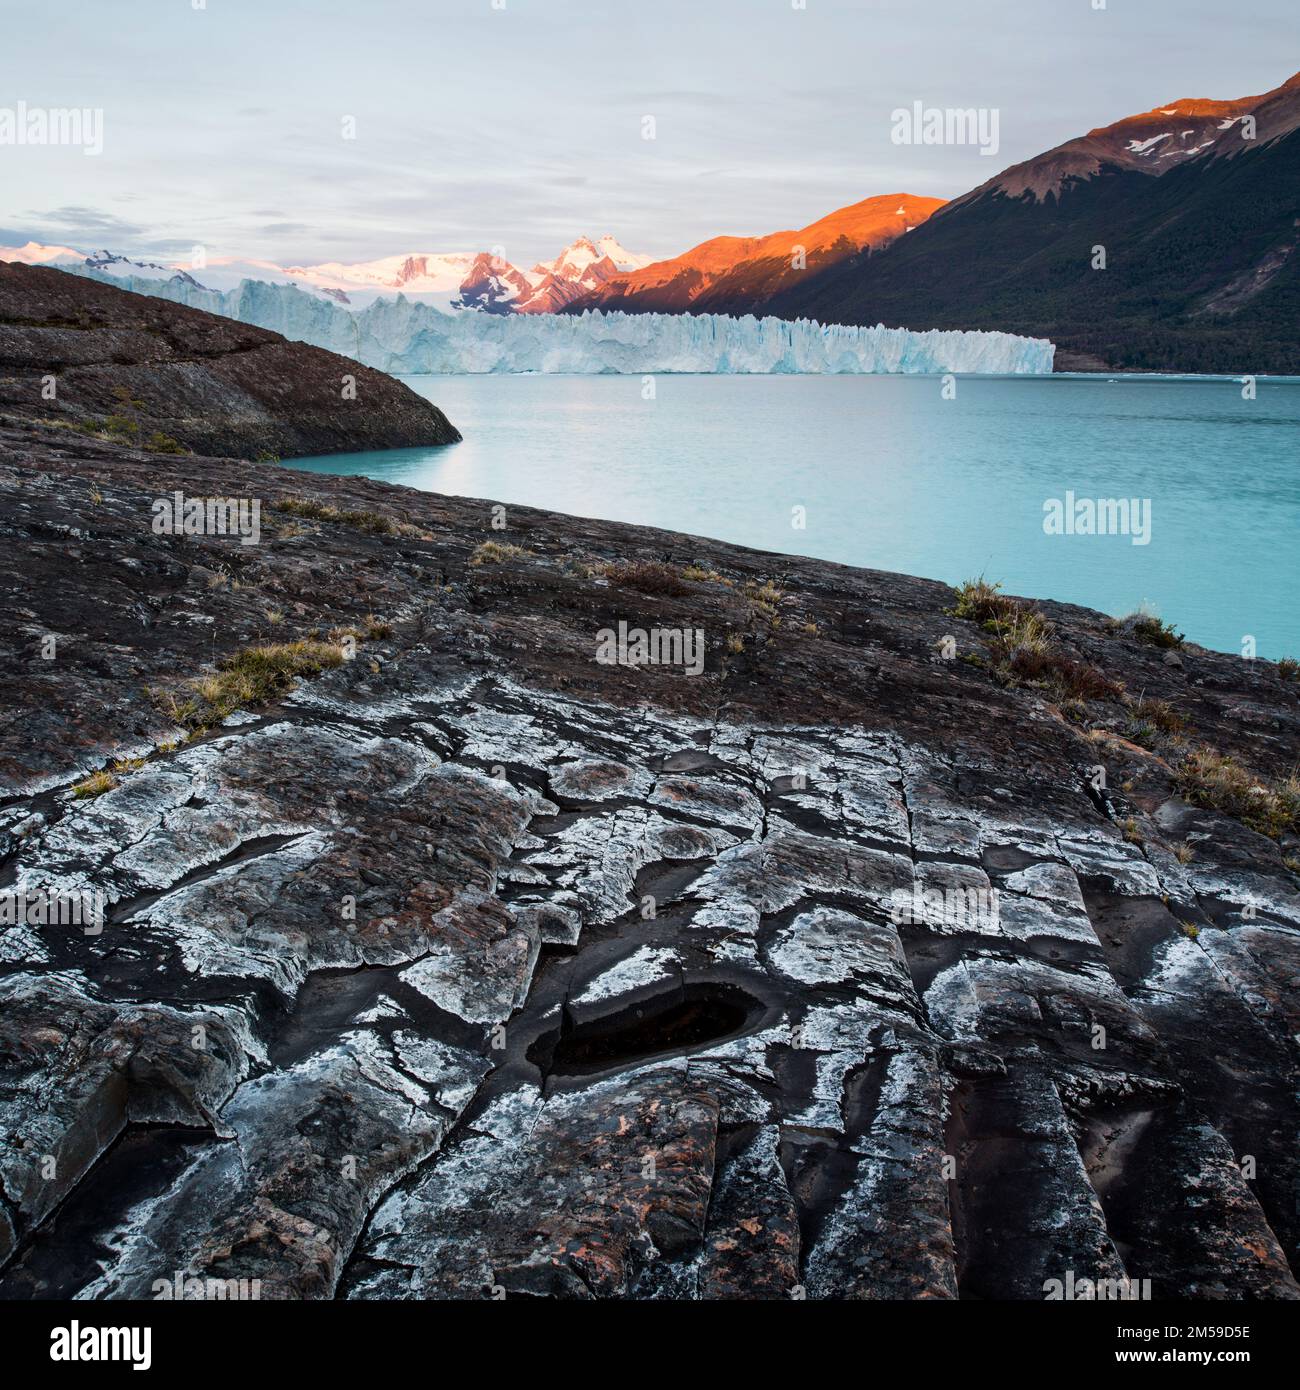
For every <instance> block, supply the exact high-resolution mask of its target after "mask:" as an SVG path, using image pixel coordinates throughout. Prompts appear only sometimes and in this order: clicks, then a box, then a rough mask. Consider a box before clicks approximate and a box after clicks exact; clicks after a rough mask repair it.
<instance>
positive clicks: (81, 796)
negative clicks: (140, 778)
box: [72, 767, 117, 801]
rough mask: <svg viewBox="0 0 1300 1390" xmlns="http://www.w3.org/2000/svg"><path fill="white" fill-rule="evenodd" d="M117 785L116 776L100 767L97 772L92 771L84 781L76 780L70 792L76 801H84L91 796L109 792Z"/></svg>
mask: <svg viewBox="0 0 1300 1390" xmlns="http://www.w3.org/2000/svg"><path fill="white" fill-rule="evenodd" d="M115 786H117V778H116V777H114V776H113V774H112V773H111V772H110V771H109V770H108V769H107V768H106V767H101V768H100V769H99V771H98V772H92V773H91V774H90V776H89V777H87V778H86V780H85V781H84V782H78V783H77V785H76V786H75V787H73V789H72V794H73V796H75V797H76V798H77V800H78V801H86V800H88V799H89V798H90V797H92V796H102V795H103V794H104V793H105V792H111V791H112V790H113V788H114V787H115Z"/></svg>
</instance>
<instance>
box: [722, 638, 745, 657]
mask: <svg viewBox="0 0 1300 1390" xmlns="http://www.w3.org/2000/svg"><path fill="white" fill-rule="evenodd" d="M726 647H727V650H728V651H729V652H730V653H731V654H732V656H738V655H739V654H740V653H741V652H743V651H744V650H745V639H744V638H743V637H742V636H741V635H740V633H738V632H732V633H729V634H728V635H727V641H726Z"/></svg>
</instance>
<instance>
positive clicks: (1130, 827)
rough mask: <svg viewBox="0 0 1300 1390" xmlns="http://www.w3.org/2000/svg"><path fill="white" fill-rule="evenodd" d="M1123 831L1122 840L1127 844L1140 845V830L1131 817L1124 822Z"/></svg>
mask: <svg viewBox="0 0 1300 1390" xmlns="http://www.w3.org/2000/svg"><path fill="white" fill-rule="evenodd" d="M1123 830H1124V838H1125V839H1126V840H1127V841H1128V842H1129V844H1131V845H1140V844H1141V843H1142V830H1141V828H1140V827H1139V825H1138V823H1137V821H1136V820H1135V819H1134V818H1133V817H1132V816H1130V817H1129V818H1128V820H1126V821H1125V822H1124V825H1123Z"/></svg>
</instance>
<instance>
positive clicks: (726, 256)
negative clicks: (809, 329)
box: [570, 193, 944, 314]
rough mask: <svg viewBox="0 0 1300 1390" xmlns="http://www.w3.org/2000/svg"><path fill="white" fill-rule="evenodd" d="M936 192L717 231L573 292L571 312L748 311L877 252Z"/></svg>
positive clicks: (912, 223) (927, 208)
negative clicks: (791, 226) (783, 228)
mask: <svg viewBox="0 0 1300 1390" xmlns="http://www.w3.org/2000/svg"><path fill="white" fill-rule="evenodd" d="M943 205H944V203H943V199H942V198H918V197H915V196H913V195H912V194H910V193H889V194H885V195H884V196H883V197H876V198H866V199H864V200H863V201H862V202H860V203H854V204H853V205H852V206H850V207H846V208H840V209H838V211H836V212H832V213H830V214H829V215H828V216H826V217H823V218H820V219H819V220H818V221H816V222H813V223H811V224H809V225H808V226H807V227H801V228H800V229H799V230H798V231H793V232H772V233H770V234H769V235H767V236H760V237H737V236H719V237H713V238H712V239H711V240H710V241H705V242H701V243H700V245H699V246H696V247H693V248H692V249H691V250H689V251H687V252H684V253H683V254H682V255H680V256H675V257H673V258H672V259H671V260H667V261H657V262H655V263H654V264H653V265H649V266H646V267H645V268H644V269H641V270H635V271H631V272H629V273H627V274H622V275H615V276H612V277H610V278H609V279H607V280H605V281H604V282H603V283H601V284H600V285H598V286H596V287H594V288H593V289H591V290H589V291H588V292H586V293H585V294H583V295H582V296H581V297H578V298H575V299H574V301H573V302H572V304H571V305H570V309H571V311H575V312H581V311H582V310H583V309H623V310H626V311H627V312H629V313H700V314H706V313H707V314H731V313H742V314H745V313H751V312H756V311H758V310H759V309H761V308H762V307H763V306H764V305H765V304H766V303H767V302H768V301H769V300H771V299H772V298H773V297H774V296H775V295H777V294H779V293H780V292H781V291H783V290H787V289H792V288H793V287H794V286H796V285H797V284H798V283H799V282H800V281H801V280H803V279H804V278H806V277H807V275H808V274H809V272H810V271H811V272H813V273H821V272H825V271H827V270H829V269H831V268H833V267H834V266H836V265H839V264H841V263H842V262H845V261H847V260H849V259H851V258H853V257H855V256H858V255H860V254H863V253H867V254H870V253H872V252H875V251H880V250H882V249H883V248H884V247H886V246H888V245H890V243H891V242H894V241H897V240H898V239H899V238H900V237H902V236H903V235H904V233H906V232H910V231H913V230H914V229H915V228H917V227H919V226H920V225H921V224H922V223H923V222H924V221H925V220H926V219H927V218H928V217H930V216H931V215H932V214H934V213H935V212H937V211H938V210H939V209H940V208H941V207H943Z"/></svg>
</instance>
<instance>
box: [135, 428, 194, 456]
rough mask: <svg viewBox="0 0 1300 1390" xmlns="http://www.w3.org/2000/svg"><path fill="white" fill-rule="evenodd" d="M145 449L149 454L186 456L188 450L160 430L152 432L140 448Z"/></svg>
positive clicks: (177, 440) (171, 436)
mask: <svg viewBox="0 0 1300 1390" xmlns="http://www.w3.org/2000/svg"><path fill="white" fill-rule="evenodd" d="M140 447H141V448H143V449H147V450H148V451H149V452H150V453H151V454H188V453H189V452H190V450H189V449H187V448H186V447H185V445H184V444H182V443H181V442H180V440H179V439H177V438H175V437H174V436H173V435H170V434H165V433H164V432H163V431H162V430H154V432H153V433H152V434H151V435H150V436H149V438H148V439H146V440H145V441H144V442H143V443H142V444H141V446H140Z"/></svg>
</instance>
